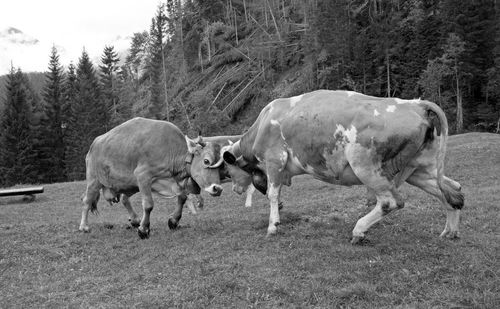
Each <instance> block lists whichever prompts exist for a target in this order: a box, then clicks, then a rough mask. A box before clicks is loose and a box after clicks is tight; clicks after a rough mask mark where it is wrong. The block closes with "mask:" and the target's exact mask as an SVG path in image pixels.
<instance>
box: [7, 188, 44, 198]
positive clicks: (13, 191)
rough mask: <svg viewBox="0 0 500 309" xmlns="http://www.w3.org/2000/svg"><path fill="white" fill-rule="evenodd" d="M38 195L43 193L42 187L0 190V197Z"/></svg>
mask: <svg viewBox="0 0 500 309" xmlns="http://www.w3.org/2000/svg"><path fill="white" fill-rule="evenodd" d="M38 193H43V187H31V188H15V189H5V190H0V196H12V195H23V194H38Z"/></svg>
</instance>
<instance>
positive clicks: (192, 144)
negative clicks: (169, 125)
mask: <svg viewBox="0 0 500 309" xmlns="http://www.w3.org/2000/svg"><path fill="white" fill-rule="evenodd" d="M185 138H186V145H187V147H188V152H189V153H195V152H197V151H200V150H201V148H202V146H201V145H200V144H199V143H197V141H194V140H192V139H190V138H189V137H187V135H185Z"/></svg>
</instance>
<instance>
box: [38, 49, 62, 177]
mask: <svg viewBox="0 0 500 309" xmlns="http://www.w3.org/2000/svg"><path fill="white" fill-rule="evenodd" d="M63 78H64V76H63V68H62V66H61V65H60V63H59V55H58V53H57V49H56V48H55V47H52V50H51V54H50V61H49V70H48V72H47V73H46V82H45V87H44V89H43V98H44V101H45V102H44V103H45V105H44V107H45V117H44V119H43V120H42V126H43V129H42V130H43V131H44V134H43V137H42V138H43V142H42V144H41V146H42V147H43V149H41V151H42V153H43V158H44V159H43V160H44V162H43V165H44V168H45V170H46V172H45V180H46V181H47V182H56V181H63V180H64V140H63V129H62V126H63V115H62V108H63V96H62V91H63V89H62V86H63V85H62V82H63Z"/></svg>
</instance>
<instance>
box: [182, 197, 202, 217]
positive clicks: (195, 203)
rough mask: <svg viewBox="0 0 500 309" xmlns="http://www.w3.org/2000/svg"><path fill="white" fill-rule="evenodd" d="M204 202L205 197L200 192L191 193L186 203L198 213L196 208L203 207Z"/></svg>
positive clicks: (192, 210) (192, 211) (193, 211)
mask: <svg viewBox="0 0 500 309" xmlns="http://www.w3.org/2000/svg"><path fill="white" fill-rule="evenodd" d="M204 203H205V202H204V201H203V197H202V196H201V195H200V194H189V195H188V196H187V200H186V203H185V205H186V206H187V208H188V209H189V211H190V212H191V213H192V214H193V215H196V214H197V213H198V211H197V210H196V209H199V210H201V209H203V204H204Z"/></svg>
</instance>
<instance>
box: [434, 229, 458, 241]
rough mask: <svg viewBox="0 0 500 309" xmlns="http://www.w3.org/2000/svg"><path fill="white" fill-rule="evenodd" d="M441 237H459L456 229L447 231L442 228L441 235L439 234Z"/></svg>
mask: <svg viewBox="0 0 500 309" xmlns="http://www.w3.org/2000/svg"><path fill="white" fill-rule="evenodd" d="M439 237H441V238H448V239H459V238H460V235H459V233H458V231H447V230H444V231H443V232H442V233H441V235H439Z"/></svg>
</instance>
